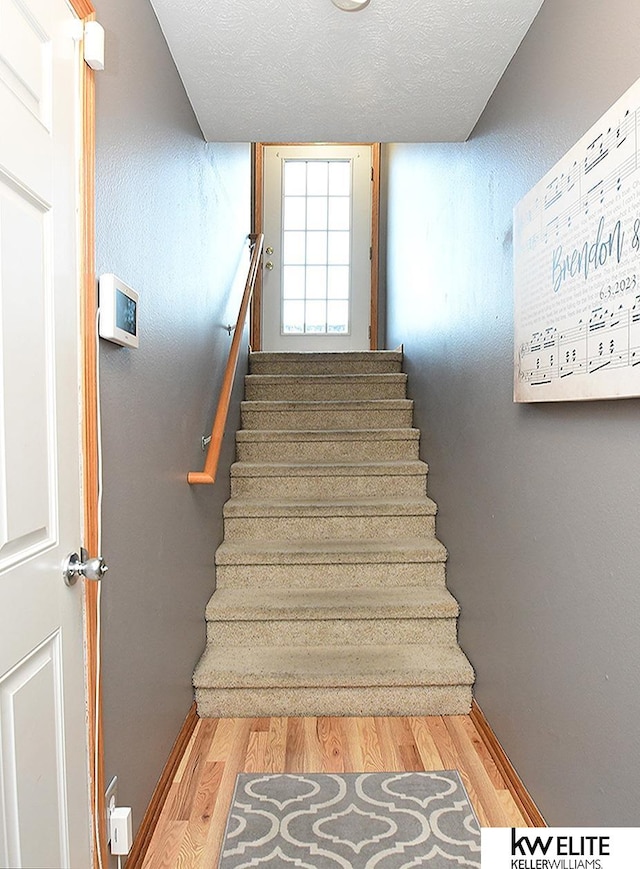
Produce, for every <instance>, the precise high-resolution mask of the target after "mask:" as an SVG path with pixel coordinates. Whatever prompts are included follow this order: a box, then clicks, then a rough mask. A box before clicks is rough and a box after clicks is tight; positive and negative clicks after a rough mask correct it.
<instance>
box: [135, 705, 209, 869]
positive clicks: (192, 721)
mask: <svg viewBox="0 0 640 869" xmlns="http://www.w3.org/2000/svg"><path fill="white" fill-rule="evenodd" d="M198 721H199V718H198V712H197V709H196V704H195V702H194V703H193V704H192V705H191V708H190V709H189V712H188V713H187V717H186V718H185V720H184V723H183V724H182V727H181V728H180V732H179V733H178V736H177V737H176V741H175V742H174V744H173V748H172V749H171V751H170V752H169V757H168V758H167V762H166V763H165V765H164V769H163V770H162V773H161V775H160V778H159V779H158V783H157V785H156V786H155V789H154V791H153V794H152V796H151V800H150V802H149V805H148V806H147V810H146V812H145V813H144V818H143V819H142V823H141V824H140V827H139V828H138V832H137V833H136V837H135V840H134V843H133V848H132V849H131V851H130V853H129V856H128V857H127V869H141V867H142V864H143V863H144V858H145V857H146V854H147V851H148V850H149V845H150V844H151V838H152V836H153V833H154V830H155V829H156V827H157V825H158V821H159V820H160V815H161V814H162V809H163V807H164V804H165V802H166V801H167V797H168V796H169V790H170V788H171V784H172V783H173V780H174V778H175V777H176V775H177V772H178V768H179V766H180V762H181V761H182V758H183V757H184V756H185V754H186V751H187V747H188V745H189V741H190V740H191V737H192V735H193V732H194V730H195V729H196V725H197V723H198Z"/></svg>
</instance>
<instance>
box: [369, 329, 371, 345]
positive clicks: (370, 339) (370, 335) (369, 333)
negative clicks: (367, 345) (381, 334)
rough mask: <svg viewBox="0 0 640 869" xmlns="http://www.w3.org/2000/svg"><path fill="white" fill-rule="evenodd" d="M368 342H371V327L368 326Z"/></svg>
mask: <svg viewBox="0 0 640 869" xmlns="http://www.w3.org/2000/svg"><path fill="white" fill-rule="evenodd" d="M369 341H371V326H369Z"/></svg>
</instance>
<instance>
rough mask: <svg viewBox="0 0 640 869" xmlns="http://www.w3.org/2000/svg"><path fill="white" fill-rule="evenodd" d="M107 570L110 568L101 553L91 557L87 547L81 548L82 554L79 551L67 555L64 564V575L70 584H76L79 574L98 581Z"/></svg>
mask: <svg viewBox="0 0 640 869" xmlns="http://www.w3.org/2000/svg"><path fill="white" fill-rule="evenodd" d="M107 570H109V568H108V567H107V565H106V564H105V561H104V558H103V557H102V556H101V555H99V556H98V557H97V558H89V553H88V552H87V550H86V549H81V550H80V555H78V553H77V552H72V553H71V555H67V557H66V558H65V560H64V564H63V565H62V575H63V577H64V581H65V583H66V584H67V585H68V586H71V585H75V583H76V581H77V579H78V577H79V576H84V578H85V579H92V580H95V581H96V582H97V581H99V580H101V579H102V577H103V576H104V575H105V573H106V572H107Z"/></svg>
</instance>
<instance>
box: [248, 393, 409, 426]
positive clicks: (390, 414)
mask: <svg viewBox="0 0 640 869" xmlns="http://www.w3.org/2000/svg"><path fill="white" fill-rule="evenodd" d="M241 417H242V426H243V428H245V429H269V430H274V429H275V430H281V429H288V430H290V431H300V430H306V429H319V430H325V431H326V430H333V429H380V428H401V427H402V426H407V427H409V426H411V422H412V418H413V402H411V401H409V400H408V399H393V400H391V399H390V400H388V401H348V402H347V401H344V402H338V401H335V402H322V401H307V402H288V401H243V402H242V404H241Z"/></svg>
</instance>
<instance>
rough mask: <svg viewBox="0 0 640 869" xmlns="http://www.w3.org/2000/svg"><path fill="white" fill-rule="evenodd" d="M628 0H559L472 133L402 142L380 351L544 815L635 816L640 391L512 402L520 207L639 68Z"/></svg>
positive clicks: (475, 658) (490, 676)
mask: <svg viewBox="0 0 640 869" xmlns="http://www.w3.org/2000/svg"><path fill="white" fill-rule="evenodd" d="M638 33H640V6H639V5H638V4H637V2H636V0H608V2H607V3H606V4H602V3H601V2H599V0H547V2H546V3H545V4H544V5H543V7H542V10H541V12H540V14H539V15H538V18H537V19H536V21H535V23H534V25H533V27H532V29H531V31H530V32H529V34H528V35H527V37H526V38H525V40H524V42H523V44H522V46H521V47H520V49H519V51H518V53H517V54H516V56H515V58H514V60H513V61H512V63H511V65H510V67H509V68H508V70H507V72H506V73H505V76H504V78H503V79H502V81H501V83H500V85H499V86H498V88H497V90H496V92H495V94H494V96H493V97H492V99H491V101H490V103H489V105H488V107H487V109H486V110H485V112H484V114H483V116H482V118H481V119H480V122H479V123H478V126H477V128H476V130H475V132H474V134H473V135H472V137H471V139H470V141H469V142H468V143H466V144H464V145H449V146H446V145H445V146H442V145H438V146H435V145H432V146H428V145H424V146H420V145H395V146H390V147H389V148H388V150H387V173H388V184H389V203H390V205H389V207H390V213H389V237H388V251H389V255H388V263H387V274H388V294H389V303H388V332H387V346H389V347H393V346H395V345H397V344H399V343H400V342H404V345H405V350H406V369H407V370H408V372H409V375H410V379H409V384H410V389H411V392H412V396H413V398H415V400H416V419H417V424H418V425H419V426H420V427H421V428H422V431H423V441H422V450H423V456H424V458H426V459H427V460H428V461H429V463H430V468H431V470H430V475H429V486H430V492H431V494H432V495H433V497H434V498H435V500H436V501H437V502H438V504H439V507H440V513H439V516H438V529H439V536H440V537H441V539H442V540H443V541H444V543H445V544H446V545H447V546H448V547H449V550H450V562H449V584H450V587H451V589H452V591H453V593H454V594H455V595H456V596H457V597H458V598H459V600H460V602H461V605H462V619H461V623H460V639H461V645H462V646H463V648H464V649H465V651H466V652H467V654H468V655H469V657H470V659H471V661H472V663H473V664H474V665H475V667H476V668H477V674H478V681H477V690H476V696H477V699H478V701H479V703H480V705H481V707H482V708H483V710H484V712H485V713H486V714H487V717H488V718H489V720H490V722H491V724H492V726H493V728H494V730H495V731H496V733H497V735H498V737H499V739H500V740H501V742H502V744H503V746H504V747H505V749H506V751H507V753H508V754H509V756H510V757H511V759H512V761H513V762H514V764H515V766H516V767H517V769H518V770H519V772H520V774H521V775H522V777H523V778H524V780H525V782H526V783H527V785H528V787H529V789H530V791H531V793H532V795H533V797H534V798H535V799H536V800H537V802H538V804H539V806H540V808H541V810H542V812H543V814H544V815H545V817H546V819H547V821H548V822H549V823H551V824H556V825H558V824H567V825H571V824H576V825H585V826H589V825H597V824H610V825H635V824H637V822H638V782H639V781H640V728H639V727H638V721H639V720H640V688H639V685H638V659H639V658H640V630H639V629H638V612H639V609H640V581H639V575H640V544H639V537H638V527H637V519H638V503H639V501H640V474H639V473H638V432H639V431H640V400H637V399H630V400H625V401H618V402H615V401H600V402H594V403H574V404H566V403H565V404H553V405H537V406H517V405H514V404H513V403H512V400H511V390H512V316H513V302H512V209H513V206H514V205H515V203H516V202H517V201H518V200H519V199H520V198H521V197H522V196H523V195H524V193H526V192H527V190H528V189H529V188H530V187H532V186H533V184H534V183H536V181H538V180H539V178H540V177H541V176H542V175H543V174H544V173H545V172H546V171H547V170H548V169H550V168H551V166H552V165H553V164H554V163H555V162H556V160H558V159H559V158H560V157H561V156H562V154H563V153H564V152H565V151H566V150H568V148H569V147H570V146H571V145H572V144H573V143H574V142H575V141H576V140H577V139H578V138H579V137H580V136H581V135H582V134H583V133H584V132H586V130H587V129H588V128H589V127H590V126H591V125H592V124H593V123H594V122H595V121H596V120H597V119H598V118H599V117H600V116H601V115H602V114H603V113H604V111H606V110H607V109H608V108H609V106H610V105H611V104H612V103H613V102H614V101H615V100H617V99H618V97H620V96H621V95H622V93H623V92H624V91H625V90H626V89H627V88H628V87H629V86H630V85H631V84H632V83H633V82H634V81H635V80H636V79H637V78H638V76H640V57H639V55H638V51H637V42H638Z"/></svg>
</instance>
